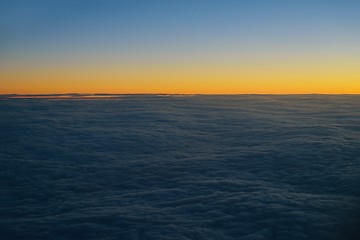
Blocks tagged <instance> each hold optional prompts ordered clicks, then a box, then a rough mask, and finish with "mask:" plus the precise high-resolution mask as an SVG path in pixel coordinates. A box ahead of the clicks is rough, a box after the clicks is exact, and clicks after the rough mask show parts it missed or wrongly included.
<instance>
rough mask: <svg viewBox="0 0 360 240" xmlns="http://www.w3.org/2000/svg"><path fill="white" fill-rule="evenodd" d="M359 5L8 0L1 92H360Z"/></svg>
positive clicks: (1, 22) (0, 30)
mask: <svg viewBox="0 0 360 240" xmlns="http://www.w3.org/2000/svg"><path fill="white" fill-rule="evenodd" d="M359 10H360V2H359V1H355V0H353V1H350V0H344V1H340V0H338V1H333V0H327V1H325V0H316V1H314V0H312V1H310V0H304V1H285V0H274V1H269V0H267V1H265V0H251V1H250V0H239V1H235V0H221V1H220V0H217V1H215V0H208V1H202V0H197V1H190V0H183V1H175V0H153V1H144V0H142V1H141V0H131V1H130V0H122V1H113V0H102V1H100V0H92V1H85V0H77V1H71V0H52V1H49V0H47V1H45V0H2V1H0V36H1V37H0V94H10V93H17V94H45V93H46V94H50V93H189V94H194V93H195V94H196V93H203V94H227V93H228V94H242V93H261V94H262V93H270V94H290V93H360V67H359V63H360V44H359V42H360V30H359V26H360V14H359Z"/></svg>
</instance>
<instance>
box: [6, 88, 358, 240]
mask: <svg viewBox="0 0 360 240" xmlns="http://www.w3.org/2000/svg"><path fill="white" fill-rule="evenodd" d="M3 99H6V100H4V101H0V113H1V114H0V132H1V138H0V159H1V161H0V164H1V166H0V189H1V194H0V236H1V238H2V239H61V240H63V239H105V240H108V239H156V240H158V239H184V240H185V239H199V240H200V239H229V240H230V239H246V240H260V239H277V240H279V239H292V240H300V239H317V240H318V239H357V238H356V237H357V236H356V232H357V231H356V229H357V227H358V224H359V223H360V218H359V206H360V205H359V200H360V199H359V196H360V190H359V186H360V158H359V156H360V128H359V126H360V116H359V114H358V113H359V112H360V105H359V100H360V99H359V96H314V95H304V96H301V95H299V96H267V95H263V96H261V95H242V96H241V95H239V96H196V95H195V96H187V97H186V96H176V95H175V96H155V95H134V96H121V98H113V99H111V100H106V101H105V100H98V99H97V100H91V99H90V100H89V99H87V101H82V100H81V99H72V100H71V99H70V100H58V99H29V98H28V99H9V98H6V97H3Z"/></svg>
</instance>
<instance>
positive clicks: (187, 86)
mask: <svg viewBox="0 0 360 240" xmlns="http://www.w3.org/2000/svg"><path fill="white" fill-rule="evenodd" d="M301 64H302V65H301ZM301 64H300V63H294V62H292V63H291V62H290V63H281V64H280V63H274V64H272V65H271V64H261V63H258V64H256V63H252V64H251V63H249V64H229V63H227V64H225V63H224V64H222V65H216V64H203V65H201V64H188V65H182V66H178V65H171V64H153V65H143V66H136V65H128V66H120V67H119V66H106V67H104V66H86V67H85V66H82V67H79V66H76V67H71V66H57V67H49V66H48V67H44V68H40V67H34V66H32V67H24V66H16V67H15V66H12V67H7V68H5V67H1V68H0V79H1V80H0V94H61V93H90V94H91V93H107V94H127V93H129V94H137V93H154V94H158V93H164V94H311V93H315V94H360V71H358V69H357V65H356V64H355V63H353V64H342V65H339V64H336V63H328V64H322V65H321V64H316V63H307V64H304V63H301Z"/></svg>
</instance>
